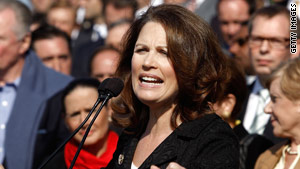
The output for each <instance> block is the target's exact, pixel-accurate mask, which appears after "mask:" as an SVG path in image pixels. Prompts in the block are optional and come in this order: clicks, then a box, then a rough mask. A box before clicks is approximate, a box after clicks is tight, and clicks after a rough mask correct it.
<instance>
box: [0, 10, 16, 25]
mask: <svg viewBox="0 0 300 169" xmlns="http://www.w3.org/2000/svg"><path fill="white" fill-rule="evenodd" d="M0 18H1V19H0V24H1V28H3V26H12V25H14V24H15V23H16V15H15V13H14V11H13V10H12V9H10V8H6V9H3V10H1V11H0Z"/></svg>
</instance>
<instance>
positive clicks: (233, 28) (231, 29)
mask: <svg viewBox="0 0 300 169" xmlns="http://www.w3.org/2000/svg"><path fill="white" fill-rule="evenodd" d="M240 29H241V26H240V25H239V24H237V23H230V24H229V25H228V35H229V36H231V37H232V36H234V35H235V34H237V33H238V31H239V30H240Z"/></svg>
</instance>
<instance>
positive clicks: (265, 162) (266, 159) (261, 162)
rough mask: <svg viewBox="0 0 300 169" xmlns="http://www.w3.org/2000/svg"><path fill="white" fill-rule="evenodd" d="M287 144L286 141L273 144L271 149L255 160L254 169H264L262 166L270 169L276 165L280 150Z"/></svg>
mask: <svg viewBox="0 0 300 169" xmlns="http://www.w3.org/2000/svg"><path fill="white" fill-rule="evenodd" d="M286 144H287V141H284V142H281V143H278V144H275V145H274V146H272V147H271V148H269V149H267V150H266V151H265V152H263V153H262V154H261V155H260V156H259V157H258V159H257V161H256V164H255V169H259V168H264V166H267V167H270V165H274V166H275V164H276V163H277V161H278V160H279V158H280V157H281V154H282V149H283V148H284V146H285V145H286Z"/></svg>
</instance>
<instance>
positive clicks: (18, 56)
mask: <svg viewBox="0 0 300 169" xmlns="http://www.w3.org/2000/svg"><path fill="white" fill-rule="evenodd" d="M30 24H31V12H30V10H29V9H28V8H27V7H26V6H25V5H24V4H22V3H21V2H18V1H16V0H1V1H0V28H1V29H0V112H1V113H0V164H2V165H4V167H5V168H6V169H14V168H18V169H31V168H32V162H33V153H34V146H35V141H36V137H37V135H38V134H39V133H40V132H43V134H47V131H46V130H45V131H39V130H38V128H39V125H40V121H41V118H42V116H43V113H44V111H45V107H46V103H47V100H48V99H49V98H50V97H52V96H53V95H54V94H55V93H57V92H58V91H59V90H61V89H62V88H63V87H65V86H66V85H67V83H68V82H69V81H70V80H71V77H68V76H65V75H62V74H59V73H57V72H55V71H53V70H51V69H48V68H46V67H45V66H44V65H43V64H42V63H41V61H40V60H39V59H38V58H37V56H36V55H35V54H34V53H33V52H31V51H29V50H28V49H29V46H30V41H31V35H30V31H29V27H30Z"/></svg>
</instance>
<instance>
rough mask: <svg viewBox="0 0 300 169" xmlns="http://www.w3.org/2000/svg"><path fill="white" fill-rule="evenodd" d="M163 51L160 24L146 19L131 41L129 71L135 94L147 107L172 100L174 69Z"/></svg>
mask: <svg viewBox="0 0 300 169" xmlns="http://www.w3.org/2000/svg"><path fill="white" fill-rule="evenodd" d="M167 54H168V50H167V42H166V32H165V30H164V28H163V27H162V25H161V24H159V23H156V22H148V23H147V24H146V25H144V27H143V28H142V30H141V32H140V34H139V37H138V39H137V42H136V44H135V48H134V53H133V57H132V60H131V65H132V71H131V72H132V87H133V91H134V93H135V95H136V96H137V98H138V99H139V100H140V101H141V102H142V103H144V104H146V105H147V106H149V107H150V108H151V107H153V106H154V107H160V106H165V104H171V103H174V99H175V97H176V95H177V93H178V83H177V79H176V75H175V71H174V68H173V66H172V63H171V61H170V59H169V58H168V56H167Z"/></svg>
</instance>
